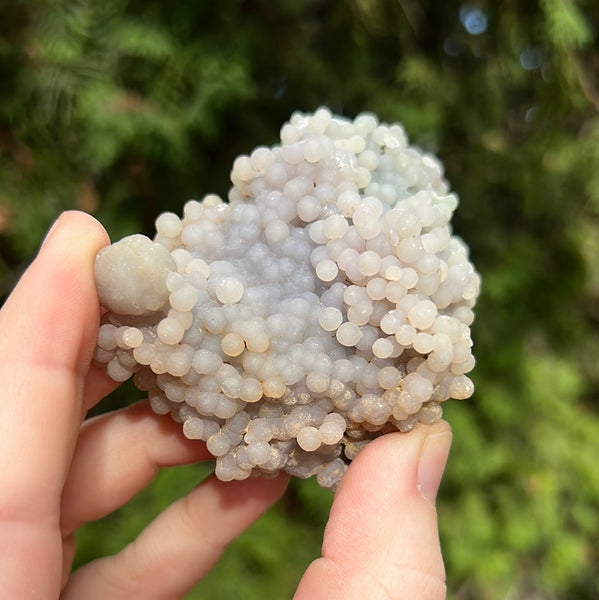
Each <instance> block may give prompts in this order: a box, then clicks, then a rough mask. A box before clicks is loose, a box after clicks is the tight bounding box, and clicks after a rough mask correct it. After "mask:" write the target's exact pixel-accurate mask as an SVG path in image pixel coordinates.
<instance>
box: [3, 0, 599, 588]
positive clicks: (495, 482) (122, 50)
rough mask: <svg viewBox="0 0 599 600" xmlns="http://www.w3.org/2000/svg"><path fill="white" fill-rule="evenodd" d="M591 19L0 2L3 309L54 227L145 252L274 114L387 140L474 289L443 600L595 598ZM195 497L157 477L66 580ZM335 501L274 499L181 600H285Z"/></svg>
mask: <svg viewBox="0 0 599 600" xmlns="http://www.w3.org/2000/svg"><path fill="white" fill-rule="evenodd" d="M598 22H599V4H598V3H597V2H595V0H538V1H524V0H520V1H516V0H512V1H508V0H505V1H497V2H491V1H488V2H485V1H482V0H481V1H479V2H477V1H474V0H473V1H471V2H463V3H462V2H456V1H454V0H447V1H443V2H441V1H435V0H424V1H418V0H380V1H376V0H340V1H333V0H328V1H327V0H305V1H301V0H282V1H280V2H276V1H274V0H270V1H267V0H246V1H242V0H240V1H233V0H222V1H219V2H212V1H210V2H209V1H196V2H173V1H166V0H163V1H159V0H145V1H144V2H139V1H135V0H103V1H102V2H97V1H93V0H87V1H85V0H22V1H18V0H13V1H11V0H0V295H6V294H7V293H8V292H9V291H10V289H11V288H12V286H13V285H14V283H15V282H16V280H17V278H18V276H19V275H20V273H21V272H22V270H23V268H25V266H26V265H27V263H28V262H29V261H30V260H31V259H32V257H33V255H34V254H35V252H36V250H37V247H38V245H39V243H40V241H41V239H42V237H43V235H44V233H45V231H46V229H47V228H48V226H49V225H50V223H51V222H52V221H53V220H54V219H55V218H56V216H57V215H58V214H59V213H60V212H61V211H62V210H64V209H67V208H73V207H77V208H81V209H83V210H87V211H89V212H92V213H93V214H95V215H96V216H97V217H98V218H99V219H100V220H101V221H102V223H104V225H105V226H106V227H107V229H108V230H109V232H110V234H111V236H112V238H113V239H118V238H120V237H122V236H123V235H126V234H129V233H133V232H137V231H143V232H145V233H148V234H151V233H152V229H153V221H154V219H155V217H156V216H157V215H158V214H159V213H160V212H161V211H163V210H167V209H168V210H173V211H175V212H180V210H181V207H182V205H183V203H184V201H185V200H187V199H189V198H201V197H202V196H203V195H204V194H205V193H208V192H217V193H220V194H222V195H224V194H226V192H227V189H228V186H229V183H228V174H229V171H230V169H231V165H232V161H233V159H234V157H235V156H236V155H237V154H239V153H242V152H249V151H251V150H252V148H253V147H255V146H257V145H259V144H272V143H276V141H277V136H278V130H279V128H280V126H281V124H282V123H283V122H284V121H285V120H286V119H287V118H288V117H289V116H290V114H291V113H292V112H293V111H294V110H298V109H299V110H305V111H311V110H314V109H316V108H317V107H318V106H320V105H326V106H328V107H330V108H331V109H332V110H333V111H334V112H337V113H342V114H345V115H347V116H350V117H353V116H355V115H356V114H357V113H358V112H360V111H364V110H368V111H373V112H376V113H378V115H379V116H380V117H381V119H382V120H384V121H401V122H402V123H403V124H404V125H405V127H406V129H407V131H408V133H409V135H410V137H411V140H412V141H413V142H414V143H416V144H418V145H420V146H422V147H424V148H425V149H427V150H431V151H434V152H436V153H437V154H438V155H439V156H440V157H441V159H442V160H443V162H444V164H445V166H446V172H447V177H448V179H449V180H450V181H451V183H452V186H453V188H454V189H455V191H456V192H457V193H458V194H459V196H460V198H461V205H460V207H459V209H458V212H457V214H456V218H455V220H454V223H455V230H456V232H457V233H459V234H460V235H461V236H463V237H464V238H465V239H466V241H467V242H468V244H469V245H470V247H471V249H472V258H473V260H474V262H475V263H476V265H477V268H478V270H479V271H480V272H481V274H482V276H483V291H482V296H481V298H480V301H479V304H478V307H477V321H476V323H475V326H474V338H475V352H476V356H477V359H478V364H477V368H476V370H475V372H474V375H473V378H474V380H475V383H476V393H475V396H474V397H473V398H472V399H471V400H469V401H466V402H457V401H453V402H450V403H448V404H447V405H446V413H445V415H446V418H447V419H448V420H449V421H450V423H451V424H452V426H453V428H454V432H455V437H454V440H455V441H454V447H453V451H452V456H451V460H450V464H449V466H448V469H447V473H446V477H445V480H444V483H443V486H442V490H441V493H440V499H439V513H440V524H441V535H442V541H443V547H444V553H445V558H446V566H447V572H448V582H449V597H450V598H453V599H455V600H488V599H489V600H490V599H496V598H497V599H510V600H511V599H525V600H528V599H530V600H532V599H534V600H539V599H557V598H559V599H562V598H567V599H570V598H571V599H582V600H585V599H596V598H599V556H598V545H597V540H598V538H599V506H598V504H599V502H598V499H599V468H597V463H598V462H599V415H598V398H599V365H598V356H599V336H598V331H597V325H598V321H599V263H598V260H597V257H598V251H599V235H598V234H599V219H598V217H599V115H598V111H599V78H598V72H599V47H598V41H597V34H596V26H597V23H598ZM468 29H470V32H469V31H468ZM138 396H139V394H138V393H136V392H135V391H134V390H132V389H131V388H126V393H121V394H120V395H116V396H114V397H112V398H111V399H109V400H108V401H107V403H106V404H105V406H106V407H110V406H117V405H119V404H121V403H123V402H124V401H125V398H127V399H132V398H136V397H138ZM205 475H206V472H205V471H202V470H201V468H199V467H185V468H180V469H172V470H170V471H167V472H163V473H161V475H160V476H159V478H158V480H157V481H156V483H155V485H153V486H152V487H151V488H150V489H149V490H148V491H147V493H144V494H142V495H140V496H139V497H138V498H136V499H135V500H134V501H133V502H132V503H131V504H130V505H129V506H127V507H125V508H124V509H123V510H121V511H119V512H118V513H116V514H115V515H113V516H110V517H109V518H108V519H106V520H104V521H103V522H101V523H97V524H91V525H89V526H87V527H86V528H84V529H83V531H82V532H81V535H80V552H79V554H78V556H77V562H78V564H80V563H82V562H84V561H87V560H89V559H91V558H93V557H94V556H96V555H98V554H102V553H107V552H113V551H116V550H118V549H119V548H120V547H122V546H123V544H125V543H126V542H127V541H128V540H130V539H131V538H132V537H133V536H135V534H136V533H137V532H138V531H139V530H140V529H141V528H142V527H143V525H144V524H145V523H147V521H148V520H149V519H150V518H151V516H153V515H154V514H156V513H157V511H159V510H160V508H161V507H163V506H165V505H166V504H168V502H170V501H172V500H173V499H174V498H176V497H178V496H180V495H181V494H183V493H184V492H185V491H186V490H187V489H189V488H190V487H191V486H193V485H195V484H196V483H197V482H198V481H200V480H201V479H202V477H204V476H205ZM398 476H401V474H398ZM330 502H331V495H330V493H329V492H326V491H323V490H320V489H319V488H318V487H317V486H316V484H315V482H312V481H310V482H294V484H293V485H292V487H291V489H290V490H289V492H288V494H287V495H286V497H285V499H284V500H283V501H282V502H281V503H280V504H279V505H278V506H277V507H276V508H275V509H274V510H272V511H271V512H270V513H268V514H267V515H266V516H265V517H264V518H263V519H261V520H260V521H259V522H258V523H257V524H256V525H255V526H254V527H253V528H251V529H250V530H249V532H247V533H246V534H245V535H243V536H242V537H241V538H240V539H239V540H237V541H236V542H235V543H234V544H233V545H232V546H231V548H230V549H229V550H228V552H227V554H226V556H225V558H224V560H223V561H222V563H221V564H220V565H219V567H217V569H216V570H215V571H214V572H213V573H212V574H211V576H209V577H208V579H207V580H206V581H204V582H203V583H201V584H200V585H199V586H198V588H197V589H196V590H194V592H192V593H191V594H190V595H189V598H219V599H221V600H229V599H237V598H240V599H241V598H243V599H250V600H251V599H253V598H256V599H258V598H260V599H261V598H275V599H278V598H281V599H283V598H290V597H291V595H292V591H293V589H294V587H295V585H296V583H297V580H298V579H299V577H300V574H301V572H302V570H303V569H304V568H305V566H306V565H307V564H308V563H309V562H310V560H312V559H313V558H314V557H316V556H317V555H318V552H319V543H320V538H321V534H322V528H323V526H324V523H325V522H326V518H327V512H328V508H329V506H330ZM398 510H401V507H398ZM348 552H351V548H348Z"/></svg>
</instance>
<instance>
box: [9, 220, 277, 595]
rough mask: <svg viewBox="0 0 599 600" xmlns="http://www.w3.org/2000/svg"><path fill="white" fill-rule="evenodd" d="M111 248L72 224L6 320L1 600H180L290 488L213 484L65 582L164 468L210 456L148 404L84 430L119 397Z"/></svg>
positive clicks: (253, 482)
mask: <svg viewBox="0 0 599 600" xmlns="http://www.w3.org/2000/svg"><path fill="white" fill-rule="evenodd" d="M107 243H108V238H107V235H106V233H105V232H104V230H103V229H102V227H101V226H100V225H99V223H97V222H96V221H95V220H94V219H92V218H91V217H89V216H87V215H85V214H83V213H74V212H71V213H66V214H64V215H63V216H62V217H61V218H60V219H59V220H58V221H57V223H56V224H55V226H54V228H53V229H52V230H51V232H50V233H49V234H48V236H47V238H46V240H45V242H44V244H43V246H42V249H41V251H40V253H39V255H38V257H37V259H36V260H35V261H34V262H33V264H32V265H31V267H30V268H29V269H28V270H27V272H26V273H25V274H24V275H23V277H22V279H21V281H20V282H19V284H18V285H17V287H16V288H15V290H14V292H13V293H12V294H11V296H10V297H9V299H8V300H7V302H6V304H5V305H4V307H3V308H2V310H1V311H0V380H1V381H2V382H3V394H2V396H1V397H0V465H1V471H0V596H1V597H2V598H10V599H15V600H16V599H19V600H33V599H44V600H51V599H53V598H58V597H59V594H61V590H62V595H61V598H63V599H65V600H66V599H75V600H82V599H85V600H94V599H96V598H98V599H100V598H101V599H102V600H106V599H109V600H118V599H120V598H122V599H125V598H126V599H128V600H130V599H131V598H153V599H166V598H168V599H174V598H182V597H183V596H184V594H185V592H186V591H187V590H188V589H189V588H191V587H192V586H193V585H194V584H195V583H196V582H197V580H198V579H199V578H201V577H202V575H203V574H204V573H205V572H206V571H208V570H209V569H210V568H211V567H212V566H213V564H214V563H215V562H216V561H217V560H218V558H219V557H220V554H221V553H222V551H223V550H224V548H225V547H226V545H227V544H228V543H229V542H230V541H231V540H232V539H233V538H234V537H236V536H237V535H238V534H239V533H241V532H242V531H243V530H244V529H246V528H247V527H248V526H249V525H250V523H252V522H253V521H254V520H255V519H256V518H257V517H258V516H259V515H260V514H261V513H262V512H264V510H266V508H268V507H269V506H270V505H271V504H272V503H274V502H275V501H276V500H277V499H278V498H279V496H280V495H281V494H282V493H283V491H284V489H285V486H286V482H287V478H286V477H284V476H282V477H278V478H276V479H273V480H265V479H248V480H245V481H236V482H231V483H222V482H220V481H218V480H217V479H215V478H211V479H209V480H208V481H206V482H205V483H203V484H202V485H200V486H199V487H197V488H196V489H194V490H193V491H192V492H191V493H190V494H189V495H188V496H186V497H184V498H182V499H181V500H179V501H177V502H175V503H174V504H172V505H171V506H170V507H169V508H168V509H167V510H165V511H164V512H163V513H162V514H161V515H159V516H158V517H157V519H156V520H155V521H154V522H152V523H151V524H150V525H149V526H148V527H147V528H146V529H145V530H144V531H143V532H142V534H141V535H140V536H139V537H138V538H137V540H136V541H135V542H133V543H132V544H130V545H129V546H127V547H126V548H125V549H124V550H122V551H121V552H120V553H118V554H117V555H115V556H110V557H106V558H102V559H99V560H96V561H93V562H91V563H89V564H88V565H86V566H84V567H82V568H81V569H79V570H78V571H77V572H75V573H74V574H73V575H72V576H71V577H69V574H70V570H71V563H72V559H73V555H74V551H75V539H74V532H75V530H76V529H77V528H78V527H80V526H81V525H82V524H83V523H85V522H87V521H91V520H94V519H98V518H100V517H102V516H104V515H106V514H108V513H110V512H112V511H113V510H114V509H116V508H117V507H119V506H121V505H122V504H124V503H125V502H127V501H128V500H129V499H130V498H131V497H132V496H133V495H135V494H136V493H137V492H138V491H140V490H141V489H143V488H144V487H145V486H146V485H147V484H148V483H149V482H150V481H151V479H152V478H153V476H154V475H155V474H156V472H157V470H158V468H160V467H163V466H169V465H175V464H184V463H192V462H196V461H199V460H206V459H208V458H210V455H209V453H208V452H207V450H206V448H205V446H204V445H203V444H201V443H198V442H192V441H190V440H187V439H186V438H185V437H184V436H183V433H182V431H181V427H180V426H179V425H177V424H176V423H174V422H171V421H170V420H169V419H165V418H164V417H160V416H158V415H155V414H154V413H152V411H151V410H150V409H149V407H148V406H147V403H140V404H137V405H134V406H133V407H131V408H128V409H124V410H121V411H117V412H115V413H111V414H107V415H103V416H101V417H99V418H96V419H92V420H89V421H86V422H85V423H83V424H82V420H83V418H84V417H85V414H86V412H87V410H88V409H89V408H90V407H92V406H93V405H95V404H96V403H97V402H98V401H99V400H100V399H101V398H102V397H103V396H104V395H106V393H108V392H109V391H110V390H111V389H112V388H113V387H114V386H115V384H114V382H112V381H110V380H109V379H108V377H106V376H105V375H104V374H103V373H102V372H100V370H98V369H96V368H94V367H90V363H91V358H92V354H93V351H94V348H95V342H96V336H97V332H98V322H99V316H100V311H99V307H98V300H97V296H96V291H95V285H94V279H93V261H94V256H95V254H96V253H97V251H98V250H99V249H100V248H101V247H102V246H104V245H105V244H107ZM173 564H176V565H177V568H176V569H173Z"/></svg>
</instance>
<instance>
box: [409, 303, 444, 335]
mask: <svg viewBox="0 0 599 600" xmlns="http://www.w3.org/2000/svg"><path fill="white" fill-rule="evenodd" d="M436 316H437V307H436V306H435V303H434V302H432V301H431V300H422V301H421V302H418V304H415V305H414V306H413V307H412V308H411V309H410V310H409V312H408V321H409V322H410V324H411V325H413V326H414V327H415V328H416V329H421V330H422V329H428V328H429V327H430V326H431V325H432V324H433V323H434V321H435V318H436Z"/></svg>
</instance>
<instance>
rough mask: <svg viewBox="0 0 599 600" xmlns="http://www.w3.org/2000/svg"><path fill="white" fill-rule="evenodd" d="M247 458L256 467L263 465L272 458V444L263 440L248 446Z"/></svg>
mask: <svg viewBox="0 0 599 600" xmlns="http://www.w3.org/2000/svg"><path fill="white" fill-rule="evenodd" d="M247 456H248V459H249V460H250V461H251V462H252V463H253V464H254V465H263V464H264V463H265V462H267V461H268V459H269V458H270V444H269V443H268V442H265V441H262V440H257V441H255V442H252V443H251V444H248V446H247Z"/></svg>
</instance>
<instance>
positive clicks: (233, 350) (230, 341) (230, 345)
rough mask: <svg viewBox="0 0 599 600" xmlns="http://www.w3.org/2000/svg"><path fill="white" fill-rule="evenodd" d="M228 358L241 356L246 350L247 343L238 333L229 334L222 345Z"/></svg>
mask: <svg viewBox="0 0 599 600" xmlns="http://www.w3.org/2000/svg"><path fill="white" fill-rule="evenodd" d="M220 346H221V348H222V351H223V352H224V353H225V354H226V355H227V356H239V355H240V354H241V353H242V352H243V351H244V350H245V342H244V341H243V338H242V337H241V336H240V335H239V334H238V333H233V332H231V333H227V335H225V336H224V337H223V339H222V341H221V343H220Z"/></svg>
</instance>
